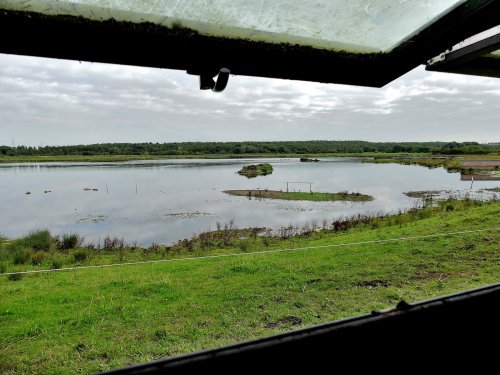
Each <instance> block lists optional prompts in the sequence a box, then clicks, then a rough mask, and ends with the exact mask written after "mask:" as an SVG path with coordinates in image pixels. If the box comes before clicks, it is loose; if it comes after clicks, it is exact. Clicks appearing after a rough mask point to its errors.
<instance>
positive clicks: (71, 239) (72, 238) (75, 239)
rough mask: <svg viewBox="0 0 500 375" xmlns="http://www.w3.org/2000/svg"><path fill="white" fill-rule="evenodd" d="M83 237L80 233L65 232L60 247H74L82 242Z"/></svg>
mask: <svg viewBox="0 0 500 375" xmlns="http://www.w3.org/2000/svg"><path fill="white" fill-rule="evenodd" d="M82 242H83V241H82V238H81V237H80V236H79V235H78V234H74V233H73V234H65V235H64V236H63V238H62V240H61V243H60V247H61V249H62V250H70V249H74V248H75V247H77V246H78V245H80V244H81V243H82Z"/></svg>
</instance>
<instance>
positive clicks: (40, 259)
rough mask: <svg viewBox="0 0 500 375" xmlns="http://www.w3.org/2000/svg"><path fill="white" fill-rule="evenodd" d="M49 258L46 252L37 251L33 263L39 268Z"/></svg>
mask: <svg viewBox="0 0 500 375" xmlns="http://www.w3.org/2000/svg"><path fill="white" fill-rule="evenodd" d="M46 258H47V253H46V252H45V251H37V252H36V253H35V254H33V255H32V256H31V263H32V264H33V265H34V266H39V265H40V264H42V263H43V261H44V260H45V259H46Z"/></svg>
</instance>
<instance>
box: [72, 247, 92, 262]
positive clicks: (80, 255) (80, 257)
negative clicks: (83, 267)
mask: <svg viewBox="0 0 500 375" xmlns="http://www.w3.org/2000/svg"><path fill="white" fill-rule="evenodd" d="M88 256H89V252H88V251H87V249H77V250H75V252H74V253H73V259H74V260H75V262H83V261H85V260H87V258H88Z"/></svg>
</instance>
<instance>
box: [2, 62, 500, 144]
mask: <svg viewBox="0 0 500 375" xmlns="http://www.w3.org/2000/svg"><path fill="white" fill-rule="evenodd" d="M499 101H500V79H493V78H481V77H470V76H460V75H452V74H442V73H430V72H426V71H425V70H424V69H423V68H417V69H415V70H414V71H412V72H410V73H408V74H407V75H405V76H403V77H401V78H399V79H398V80H396V81H394V82H392V83H390V84H388V85H387V86H386V87H384V88H382V89H374V88H363V87H354V86H345V85H333V84H319V83H310V82H299V81H286V80H276V79H265V78H252V77H239V76H232V77H231V78H230V80H229V84H228V87H227V88H226V90H225V91H224V92H223V93H213V92H211V91H200V90H199V88H198V78H197V77H195V76H189V75H187V74H186V73H185V72H181V71H175V70H160V69H149V68H139V67H129V66H119V65H105V64H96V63H85V62H81V63H80V62H77V61H63V60H52V59H41V58H34V57H23V56H11V55H1V54H0V145H9V146H11V145H13V144H15V145H31V146H40V145H65V144H88V143H104V142H175V141H243V140H311V139H327V140H353V139H360V140H367V141H452V140H455V141H478V142H499V141H500V110H499V109H500V105H499Z"/></svg>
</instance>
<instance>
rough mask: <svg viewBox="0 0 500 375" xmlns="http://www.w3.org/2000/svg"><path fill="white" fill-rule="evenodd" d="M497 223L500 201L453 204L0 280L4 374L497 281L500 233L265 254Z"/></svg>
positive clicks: (121, 355) (316, 319)
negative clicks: (212, 252)
mask: <svg viewBox="0 0 500 375" xmlns="http://www.w3.org/2000/svg"><path fill="white" fill-rule="evenodd" d="M499 227H500V202H498V201H497V202H487V203H480V202H469V201H468V202H451V203H444V204H443V205H442V206H441V207H440V208H437V209H434V210H428V211H425V212H424V213H423V214H421V215H419V214H416V215H415V216H414V217H413V219H410V218H409V217H408V216H407V215H395V216H393V217H391V218H387V219H386V220H385V221H380V222H376V221H371V222H367V223H366V224H360V225H357V226H354V227H352V228H350V229H347V230H342V231H338V232H334V231H328V232H321V231H320V232H315V233H312V234H310V235H308V236H298V237H292V238H289V239H275V240H273V241H271V242H269V243H267V245H266V244H264V243H263V242H262V239H260V238H258V237H257V238H256V239H249V241H254V242H255V245H253V247H251V248H250V249H248V248H247V249H246V251H248V252H245V253H243V251H242V250H241V249H240V250H238V248H237V247H235V248H234V249H232V250H231V251H232V252H234V253H239V254H243V255H241V256H235V257H224V258H216V259H197V260H186V261H175V262H170V263H156V264H146V265H129V266H122V267H116V268H105V269H81V270H75V271H58V272H53V273H47V274H37V275H31V276H24V277H22V278H21V279H20V280H17V281H12V280H9V278H8V277H6V276H1V275H0V373H2V374H14V373H16V374H17V373H76V372H81V373H93V372H97V371H102V370H107V369H110V368H116V367H119V366H125V365H128V364H136V363H140V362H144V361H150V360H155V359H159V358H163V357H166V356H171V355H176V354H182V353H187V352H192V351H195V350H200V349H206V348H213V347H216V346H220V345H224V344H230V343H234V342H238V341H242V340H247V339H251V338H257V337H262V336H267V335H271V334H275V333H279V332H283V331H287V330H291V329H295V328H299V327H307V326H311V325H314V324H318V323H324V322H328V321H331V320H335V319H340V318H346V317H352V316H356V315H359V314H363V313H368V312H370V311H372V310H378V309H383V308H386V307H390V306H394V305H395V304H396V303H397V302H398V301H400V300H402V299H403V300H405V301H407V302H412V301H417V300H422V299H426V298H430V297H434V296H438V295H443V294H447V293H451V292H456V291H461V290H465V289H470V288H474V287H479V286H482V285H486V284H490V283H494V282H498V281H499V279H500V250H499V248H500V247H499V245H500V232H499V231H490V232H478V233H468V234H462V235H455V236H441V237H433V238H425V239H411V240H406V241H395V242H386V243H382V244H380V243H379V244H376V243H369V244H362V245H351V246H342V247H331V248H321V249H309V250H296V251H290V252H282V253H272V254H265V253H259V251H263V250H264V251H265V250H272V249H280V248H298V247H305V246H323V245H331V244H341V243H342V244H346V243H356V242H361V241H371V240H381V239H388V238H400V237H410V236H419V235H428V234H437V233H450V232H457V231H463V230H476V229H484V228H486V229H488V228H489V229H491V228H497V229H498V228H499ZM88 262H89V263H88V264H94V263H95V262H97V259H89V260H88ZM93 262H94V263H93Z"/></svg>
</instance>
